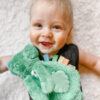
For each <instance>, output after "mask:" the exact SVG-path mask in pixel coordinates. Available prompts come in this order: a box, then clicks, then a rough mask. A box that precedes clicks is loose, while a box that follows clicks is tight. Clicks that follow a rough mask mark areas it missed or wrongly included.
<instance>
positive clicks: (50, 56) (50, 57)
mask: <svg viewBox="0 0 100 100" xmlns="http://www.w3.org/2000/svg"><path fill="white" fill-rule="evenodd" d="M57 53H58V51H57V52H54V53H51V54H50V53H49V54H48V56H49V59H52V57H53V56H54V55H56V54H57ZM40 55H42V56H43V55H45V54H44V53H41V52H40Z"/></svg>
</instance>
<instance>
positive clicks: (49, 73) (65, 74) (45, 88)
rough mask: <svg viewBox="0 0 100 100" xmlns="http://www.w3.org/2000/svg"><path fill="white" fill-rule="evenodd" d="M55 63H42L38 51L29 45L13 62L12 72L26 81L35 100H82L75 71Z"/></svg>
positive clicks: (11, 64)
mask: <svg viewBox="0 0 100 100" xmlns="http://www.w3.org/2000/svg"><path fill="white" fill-rule="evenodd" d="M70 66H71V65H68V66H66V65H64V64H61V63H59V62H57V61H56V57H53V60H52V61H46V62H45V61H42V60H40V59H39V52H38V50H37V49H36V48H35V47H34V46H32V45H30V44H29V45H27V46H26V47H25V48H24V49H23V50H22V51H21V52H19V53H18V54H16V55H15V56H14V57H13V59H12V60H11V62H10V71H11V72H12V73H13V74H14V75H17V76H19V77H20V78H22V79H23V80H24V84H25V87H26V88H27V90H28V92H29V94H30V96H31V97H32V99H34V100H82V98H83V95H82V92H81V90H80V76H79V73H78V71H77V70H76V69H74V68H72V67H70Z"/></svg>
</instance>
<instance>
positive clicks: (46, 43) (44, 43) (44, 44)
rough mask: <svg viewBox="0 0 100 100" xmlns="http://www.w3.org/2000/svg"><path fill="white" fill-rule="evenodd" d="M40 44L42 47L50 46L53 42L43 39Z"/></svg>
mask: <svg viewBox="0 0 100 100" xmlns="http://www.w3.org/2000/svg"><path fill="white" fill-rule="evenodd" d="M40 44H41V45H42V46H44V47H51V46H52V45H53V43H50V42H45V41H43V42H40Z"/></svg>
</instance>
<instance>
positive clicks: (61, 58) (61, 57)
mask: <svg viewBox="0 0 100 100" xmlns="http://www.w3.org/2000/svg"><path fill="white" fill-rule="evenodd" d="M58 62H61V63H62V64H65V65H68V63H69V59H66V58H65V57H63V56H60V57H59V59H58Z"/></svg>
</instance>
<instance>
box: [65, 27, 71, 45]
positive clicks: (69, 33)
mask: <svg viewBox="0 0 100 100" xmlns="http://www.w3.org/2000/svg"><path fill="white" fill-rule="evenodd" d="M72 30H73V28H71V29H70V30H69V32H68V33H67V34H68V35H67V39H66V44H69V43H72V34H71V33H72Z"/></svg>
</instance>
